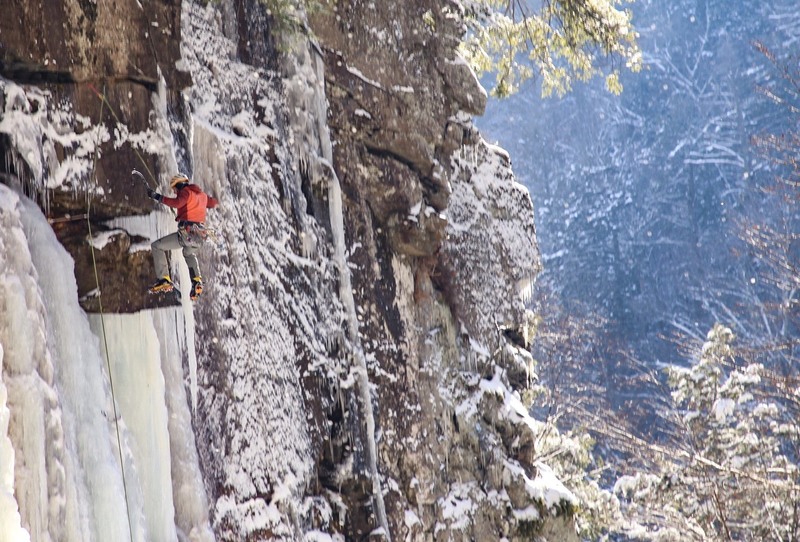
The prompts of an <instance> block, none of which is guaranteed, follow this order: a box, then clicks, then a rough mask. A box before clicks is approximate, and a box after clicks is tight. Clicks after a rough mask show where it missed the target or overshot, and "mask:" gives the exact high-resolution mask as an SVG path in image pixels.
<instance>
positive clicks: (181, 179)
mask: <svg viewBox="0 0 800 542" xmlns="http://www.w3.org/2000/svg"><path fill="white" fill-rule="evenodd" d="M169 187H170V188H171V189H172V190H174V191H175V197H174V198H170V197H164V196H162V195H161V194H159V193H158V192H156V191H155V190H153V189H152V188H149V187H148V188H147V195H148V196H149V197H151V198H153V199H154V200H156V201H158V202H161V203H163V204H164V205H167V206H169V207H173V208H175V209H177V210H178V214H177V216H176V217H175V220H176V221H177V222H178V231H177V232H175V233H171V234H169V235H165V236H164V237H162V238H161V239H158V240H156V241H153V243H152V245H151V247H152V253H153V265H154V266H155V270H156V276H157V277H158V280H157V281H156V282H155V284H153V285H152V286H151V287H150V292H151V293H157V292H169V291H172V290H173V288H174V287H175V285H174V283H173V282H172V279H171V278H170V274H169V266H168V264H167V251H168V250H175V249H177V248H182V249H183V257H184V259H185V260H186V265H188V266H189V276H190V277H191V279H192V290H191V293H190V294H189V297H191V299H192V301H194V300H196V299H197V298H198V297H200V294H202V293H203V278H202V276H201V275H200V267H199V265H198V263H197V253H198V251H199V250H200V246H201V245H202V244H203V242H204V241H205V240H206V238H207V237H208V232H207V231H206V228H205V225H204V222H205V220H206V209H213V208H214V207H216V206H217V203H218V202H217V200H216V198H214V197H212V196H209V195H208V194H206V193H205V192H203V190H202V189H201V188H200V187H199V186H197V185H196V184H192V183H191V181H190V180H189V177H187V176H186V175H184V174H183V173H178V174H177V175H173V177H172V179H171V180H170V182H169Z"/></svg>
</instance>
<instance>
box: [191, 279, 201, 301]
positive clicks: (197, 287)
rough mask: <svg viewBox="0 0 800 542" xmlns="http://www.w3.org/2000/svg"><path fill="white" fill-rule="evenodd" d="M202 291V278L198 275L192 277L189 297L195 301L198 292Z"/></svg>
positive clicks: (198, 295) (198, 294)
mask: <svg viewBox="0 0 800 542" xmlns="http://www.w3.org/2000/svg"><path fill="white" fill-rule="evenodd" d="M202 293H203V279H202V277H200V276H199V275H198V276H196V277H192V291H191V292H190V293H189V298H190V299H191V300H192V301H196V300H197V298H198V297H200V294H202Z"/></svg>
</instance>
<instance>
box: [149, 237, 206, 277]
mask: <svg viewBox="0 0 800 542" xmlns="http://www.w3.org/2000/svg"><path fill="white" fill-rule="evenodd" d="M193 237H194V236H193ZM202 243H203V241H202V239H197V238H196V237H195V238H189V237H188V236H187V234H186V232H185V231H184V230H183V229H181V230H178V231H177V232H175V233H170V234H169V235H165V236H164V237H162V238H161V239H157V240H156V241H153V244H152V245H150V246H151V248H152V252H153V265H154V266H155V269H156V276H157V277H158V278H161V277H169V276H170V273H169V266H168V264H167V251H168V250H175V249H178V248H183V258H184V259H185V260H186V265H188V266H189V269H192V270H194V272H195V273H197V276H200V266H199V265H198V264H197V252H198V251H199V250H200V245H201V244H202ZM190 273H191V271H190Z"/></svg>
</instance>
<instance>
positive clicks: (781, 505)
mask: <svg viewBox="0 0 800 542" xmlns="http://www.w3.org/2000/svg"><path fill="white" fill-rule="evenodd" d="M734 338H735V337H734V335H733V333H732V332H731V330H730V329H729V328H727V327H725V326H722V325H719V324H717V325H715V326H714V328H713V329H712V330H711V331H710V332H709V333H708V337H707V341H706V342H705V343H704V344H703V345H702V347H701V348H700V349H699V351H698V352H697V361H696V363H695V364H694V365H693V366H691V367H689V368H676V367H673V368H670V369H669V380H670V385H671V387H672V389H673V394H672V395H673V400H674V402H675V409H676V412H677V413H679V416H680V423H681V424H682V426H683V431H682V434H681V438H680V440H679V441H678V442H676V443H674V444H673V445H672V446H670V447H664V448H659V447H657V446H654V447H653V448H651V451H653V452H656V453H657V454H658V456H659V468H658V469H657V470H656V471H655V472H650V473H642V474H638V475H636V476H631V477H623V478H622V479H620V480H619V482H618V483H617V491H618V493H619V494H620V495H621V497H622V498H623V500H624V501H625V503H626V506H625V510H626V513H627V514H628V515H629V517H631V518H633V519H635V523H634V524H635V525H637V527H638V529H639V531H638V532H637V536H640V537H642V538H647V539H657V540H796V539H797V537H798V536H800V507H798V498H800V470H798V466H797V456H796V451H797V450H795V449H793V447H792V446H791V443H792V442H795V441H796V439H797V436H798V425H797V423H796V421H795V419H794V418H793V416H792V413H791V411H790V409H787V405H786V404H785V403H783V402H782V401H781V400H780V394H776V393H775V392H776V391H777V388H776V387H775V386H774V384H775V380H774V379H772V378H769V377H768V376H769V373H768V372H767V370H766V369H765V367H764V366H763V365H762V364H760V363H753V362H748V361H745V360H744V359H742V358H740V357H739V356H738V355H737V353H736V351H735V350H734V347H733V342H734ZM645 534H646V536H645Z"/></svg>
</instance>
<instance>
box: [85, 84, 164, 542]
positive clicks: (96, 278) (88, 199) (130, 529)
mask: <svg viewBox="0 0 800 542" xmlns="http://www.w3.org/2000/svg"><path fill="white" fill-rule="evenodd" d="M89 87H90V88H91V89H92V90H93V91H94V92H95V93H96V94H97V95H98V96H101V98H102V99H101V101H100V115H99V119H98V122H97V126H100V125H101V124H102V123H103V109H104V107H105V105H106V103H107V101H106V99H105V96H104V95H101V94H100V93H98V92H97V90H96V89H95V88H94V87H93V86H92V85H89ZM103 91H105V87H104V88H103ZM109 109H110V110H111V112H112V113H114V110H113V109H111V108H110V107H109ZM114 117H116V115H114ZM117 122H119V121H117ZM99 152H100V137H99V134H98V138H97V144H96V145H95V149H94V159H93V162H92V175H93V176H94V182H95V184H97V169H96V168H97V157H98V154H99ZM143 162H144V161H143ZM145 168H147V164H145ZM149 171H150V170H149V169H148V173H149ZM86 205H87V209H86V224H87V226H88V228H89V239H91V238H92V221H91V219H90V215H91V211H92V197H91V195H90V193H89V191H88V190H87V191H86ZM89 246H90V247H91V252H92V267H93V268H94V281H95V285H96V287H97V302H98V305H99V309H100V327H101V329H102V331H103V346H104V347H105V352H106V356H105V357H106V368H107V369H108V382H109V384H110V386H111V404H112V405H113V407H114V427H115V428H116V431H117V451H118V452H119V466H120V470H121V471H122V490H123V492H124V493H125V510H126V512H127V515H128V534H129V535H130V537H131V542H133V522H132V521H131V508H130V504H129V503H128V483H127V481H126V478H125V461H124V459H123V457H122V438H121V437H120V434H119V415H118V413H117V399H116V396H115V395H114V379H113V377H112V376H111V361H110V356H109V353H108V338H107V337H106V321H105V315H104V313H103V295H102V290H101V289H100V275H99V274H98V272H97V260H96V259H95V255H94V244H93V243H89Z"/></svg>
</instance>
